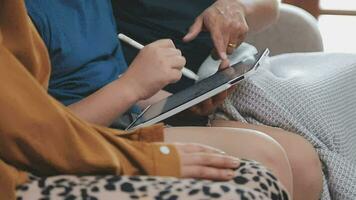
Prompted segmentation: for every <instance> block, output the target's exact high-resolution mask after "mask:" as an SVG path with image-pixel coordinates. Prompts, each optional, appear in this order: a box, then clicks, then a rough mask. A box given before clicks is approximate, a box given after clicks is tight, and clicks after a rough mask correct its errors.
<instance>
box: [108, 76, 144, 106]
mask: <svg viewBox="0 0 356 200" xmlns="http://www.w3.org/2000/svg"><path fill="white" fill-rule="evenodd" d="M113 84H115V85H118V87H119V88H121V89H120V91H119V92H120V94H122V95H123V96H124V97H125V99H127V100H128V101H130V102H133V103H134V104H135V103H137V102H138V101H140V100H141V95H140V92H139V91H140V89H139V88H140V87H139V86H138V84H137V80H134V79H132V78H130V77H127V76H125V74H123V75H122V76H121V77H120V78H118V79H117V80H116V81H114V82H113Z"/></svg>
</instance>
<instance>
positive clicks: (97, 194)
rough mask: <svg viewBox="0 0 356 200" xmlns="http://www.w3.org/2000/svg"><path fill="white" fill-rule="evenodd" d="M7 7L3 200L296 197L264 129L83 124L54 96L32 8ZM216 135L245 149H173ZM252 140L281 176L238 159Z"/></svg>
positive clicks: (2, 75)
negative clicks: (185, 139) (181, 139)
mask: <svg viewBox="0 0 356 200" xmlns="http://www.w3.org/2000/svg"><path fill="white" fill-rule="evenodd" d="M0 4H1V5H2V6H1V7H0V81H1V82H2V84H0V91H1V95H0V110H1V112H0V173H1V176H0V184H1V187H0V199H10V200H11V199H15V198H16V199H43V198H51V199H53V198H71V199H72V198H77V197H79V198H83V199H87V198H97V199H98V198H100V199H111V198H114V197H115V198H120V199H137V198H149V199H153V198H163V197H166V196H168V197H169V198H174V199H177V198H182V199H202V198H211V197H214V198H220V199H256V198H257V199H275V198H277V199H289V196H288V192H287V190H285V189H284V186H283V184H281V183H280V182H279V181H278V179H277V178H276V177H278V178H281V180H283V183H284V184H285V185H286V187H287V189H288V191H289V192H292V188H291V174H290V173H291V172H290V167H289V161H288V160H287V158H286V155H285V152H284V150H283V148H281V147H280V145H278V144H277V143H276V142H275V141H274V140H272V139H271V138H268V137H266V136H265V135H263V134H260V133H258V132H254V131H247V130H243V129H240V130H238V129H224V128H215V129H211V128H164V127H163V126H162V125H156V126H152V127H147V128H144V129H140V130H136V131H133V132H124V131H119V130H114V129H109V128H105V127H100V126H97V125H94V124H90V123H87V122H85V121H83V120H81V119H80V118H78V117H76V116H75V115H74V114H72V113H71V111H70V110H69V109H68V108H66V107H65V106H63V105H62V104H61V103H59V102H58V101H56V100H55V99H54V98H52V97H50V96H49V95H48V93H47V87H48V84H49V82H48V81H49V74H50V71H51V66H50V61H49V57H48V53H47V49H46V47H45V45H44V43H43V41H42V40H41V38H40V36H39V35H38V33H37V31H36V30H35V27H34V26H33V24H32V23H31V22H30V20H29V19H28V16H27V15H26V11H25V5H24V2H23V1H15V2H14V1H12V0H0ZM163 86H164V85H162V87H163ZM216 131H218V132H220V133H221V134H222V135H225V136H226V137H232V139H234V140H236V141H241V144H238V145H239V148H238V149H236V148H234V149H229V148H226V149H225V148H224V150H226V153H232V154H225V153H223V152H221V150H218V149H215V148H212V147H209V146H204V145H199V144H188V143H175V144H173V143H172V142H173V141H175V137H177V136H178V135H180V134H183V135H184V134H186V135H189V136H192V137H194V135H195V133H196V137H198V138H200V139H201V138H202V137H201V136H202V135H205V136H204V138H212V137H214V135H215V132H216ZM208 135H210V136H208ZM164 136H165V138H164ZM163 140H164V141H165V142H167V143H165V142H163ZM211 141H213V140H211ZM214 141H215V142H216V141H218V140H216V139H215V140H214ZM243 141H244V142H243ZM162 142H163V143H162ZM202 142H203V143H204V141H202ZM220 142H224V141H222V140H220ZM250 142H251V143H250ZM248 143H250V144H258V146H259V147H257V148H256V149H255V151H256V152H259V156H257V155H258V154H254V155H255V157H256V158H257V157H260V159H261V160H264V161H265V162H264V163H265V164H266V165H267V166H268V168H270V169H271V170H272V171H273V173H275V174H276V176H275V175H273V173H272V172H270V171H268V170H267V169H266V168H264V167H263V166H262V165H260V164H258V163H256V162H253V161H247V160H239V159H238V158H236V157H235V156H234V155H233V154H234V152H233V151H236V152H237V151H239V152H245V153H246V154H245V155H246V158H247V157H249V156H248V154H250V152H249V151H242V150H243V149H245V148H246V147H247V146H245V145H247V144H248ZM216 144H217V143H216ZM220 145H221V146H223V143H221V144H220ZM247 150H248V149H247ZM230 151H231V152H230ZM236 152H235V153H236ZM229 155H231V156H229ZM272 157H273V159H271V158H272ZM272 160H273V161H272ZM58 175H67V176H58ZM75 175H77V176H75ZM109 175H111V176H109ZM122 175H126V176H122ZM137 175H151V176H156V177H143V176H142V177H140V176H137ZM163 176H173V177H178V178H199V179H206V180H205V181H204V180H193V179H178V178H167V177H163ZM208 180H220V181H227V182H212V181H208ZM15 188H16V194H15ZM119 188H120V189H119Z"/></svg>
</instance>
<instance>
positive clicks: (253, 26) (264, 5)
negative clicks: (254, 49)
mask: <svg viewBox="0 0 356 200" xmlns="http://www.w3.org/2000/svg"><path fill="white" fill-rule="evenodd" d="M238 1H240V2H241V3H242V4H243V6H244V10H245V17H246V20H247V24H248V26H249V31H250V32H251V33H254V32H258V31H261V30H263V29H265V28H266V27H268V26H269V25H271V24H272V23H274V22H275V21H276V20H277V18H278V13H279V11H278V9H279V2H278V1H277V0H238Z"/></svg>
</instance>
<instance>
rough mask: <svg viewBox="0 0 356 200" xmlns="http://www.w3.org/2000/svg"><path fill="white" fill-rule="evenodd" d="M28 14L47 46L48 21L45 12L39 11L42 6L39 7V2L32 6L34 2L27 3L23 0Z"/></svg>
mask: <svg viewBox="0 0 356 200" xmlns="http://www.w3.org/2000/svg"><path fill="white" fill-rule="evenodd" d="M25 3H26V7H27V12H28V15H29V16H30V18H31V20H32V21H33V23H34V25H35V26H36V28H37V31H38V33H39V34H40V35H41V38H42V40H43V41H44V42H45V44H46V46H47V47H49V45H50V43H49V35H50V30H49V21H48V18H47V17H46V14H45V13H44V12H43V11H41V10H42V8H41V7H40V5H41V4H38V6H34V4H31V3H29V1H28V0H26V1H25Z"/></svg>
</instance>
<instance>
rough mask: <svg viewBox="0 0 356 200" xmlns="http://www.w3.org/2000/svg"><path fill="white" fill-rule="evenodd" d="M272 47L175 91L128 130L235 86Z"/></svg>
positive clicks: (179, 110)
mask: <svg viewBox="0 0 356 200" xmlns="http://www.w3.org/2000/svg"><path fill="white" fill-rule="evenodd" d="M268 54H269V50H268V49H266V50H264V51H263V52H261V53H258V54H256V55H254V56H251V57H249V58H247V59H245V60H244V61H242V62H239V63H236V64H234V65H232V66H231V67H229V68H226V69H225V70H222V71H219V72H217V73H216V74H214V75H212V76H210V77H208V78H206V79H203V80H201V81H199V82H197V83H196V84H195V85H193V86H191V87H188V88H186V89H184V90H182V91H180V92H178V93H176V94H173V95H171V96H169V97H167V98H165V99H163V100H161V101H159V102H157V103H155V104H153V105H150V106H148V107H147V108H146V109H145V110H144V111H143V112H142V113H141V114H140V115H139V116H138V117H137V118H136V119H135V120H134V121H133V122H132V123H131V124H130V125H129V126H128V127H127V130H130V129H136V128H141V127H145V126H149V125H153V124H155V123H158V122H161V121H162V120H165V119H167V118H169V117H171V116H173V115H175V114H177V113H179V112H182V111H184V110H186V109H188V108H190V107H192V106H194V105H196V104H198V103H201V102H202V101H204V100H206V99H209V98H210V97H212V96H215V95H217V94H219V93H220V92H222V91H225V90H227V89H228V88H230V87H231V86H232V85H235V84H236V83H238V82H239V81H241V80H243V79H244V78H245V77H246V76H248V75H249V74H250V73H253V72H254V71H255V70H256V69H257V68H258V67H259V65H260V64H261V63H262V61H263V59H264V58H265V57H266V56H268Z"/></svg>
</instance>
